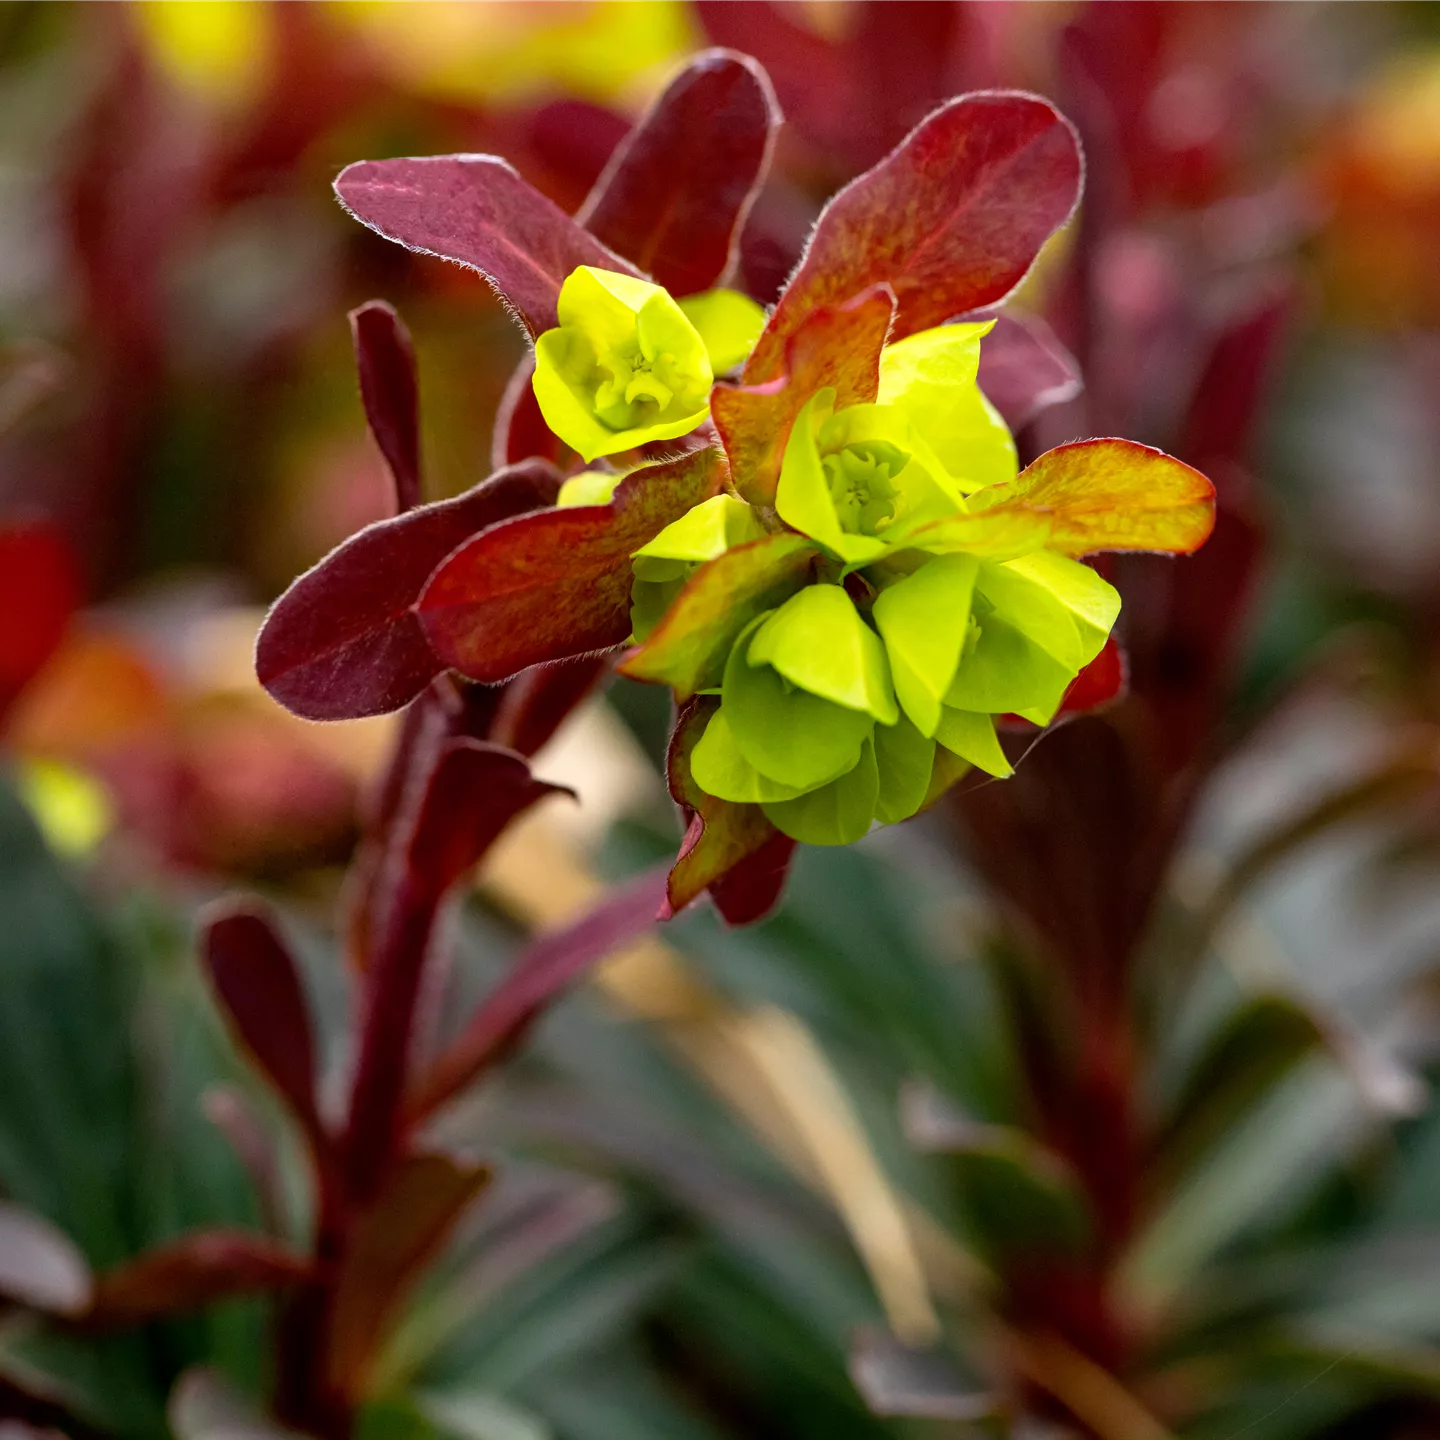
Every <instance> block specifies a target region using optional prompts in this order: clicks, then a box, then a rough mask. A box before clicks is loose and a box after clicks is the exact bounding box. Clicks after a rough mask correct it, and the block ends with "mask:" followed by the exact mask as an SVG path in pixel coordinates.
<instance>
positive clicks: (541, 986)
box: [409, 870, 667, 1121]
mask: <svg viewBox="0 0 1440 1440" xmlns="http://www.w3.org/2000/svg"><path fill="white" fill-rule="evenodd" d="M666 886H667V877H666V874H665V872H664V870H648V871H646V872H645V873H644V874H643V875H641V876H640V877H639V878H638V879H635V880H631V881H629V882H628V883H627V884H625V885H623V886H621V887H620V888H618V889H617V890H615V891H614V892H613V893H612V894H610V895H609V896H607V897H606V898H605V899H604V900H603V901H601V903H600V904H598V905H597V906H595V907H594V909H592V910H589V911H587V912H586V913H585V914H584V915H582V916H581V917H580V919H578V920H576V921H575V922H573V923H572V924H570V925H567V926H565V927H564V928H563V929H561V930H556V931H553V932H551V933H549V934H545V935H540V936H538V937H537V938H536V939H534V940H532V941H531V942H530V944H529V945H527V946H526V948H525V949H524V950H523V951H522V952H521V954H520V958H519V960H517V961H516V963H515V965H514V966H513V967H512V968H511V970H510V973H509V974H508V975H507V976H506V977H505V979H504V980H502V981H501V982H500V984H499V985H498V986H497V987H496V988H495V990H494V991H492V992H491V994H489V995H488V996H486V998H485V1000H484V1001H483V1002H482V1003H481V1005H480V1008H479V1009H478V1010H477V1011H476V1012H475V1014H474V1016H473V1017H472V1019H471V1020H470V1022H469V1024H467V1025H466V1027H465V1029H464V1030H463V1031H462V1032H461V1033H460V1035H459V1036H458V1037H457V1038H456V1040H455V1041H454V1042H453V1044H451V1046H450V1048H449V1049H448V1050H446V1051H445V1053H444V1054H443V1055H442V1056H441V1057H440V1058H439V1059H438V1060H437V1061H436V1062H435V1064H434V1066H433V1067H432V1068H431V1070H430V1072H429V1073H428V1074H427V1075H425V1076H424V1077H423V1078H422V1080H421V1082H420V1084H419V1086H418V1087H417V1088H416V1092H415V1095H414V1096H413V1098H412V1100H411V1102H410V1105H409V1110H410V1114H411V1118H412V1120H413V1121H419V1120H420V1119H423V1118H424V1117H425V1116H426V1115H428V1114H430V1113H431V1111H433V1110H435V1109H436V1108H437V1107H438V1106H440V1105H443V1104H444V1103H445V1101H447V1100H448V1099H450V1098H451V1097H452V1096H453V1095H455V1094H457V1093H458V1092H459V1091H461V1090H462V1089H464V1087H465V1086H466V1085H468V1084H470V1083H471V1081H473V1080H474V1079H475V1077H476V1076H477V1075H479V1074H480V1073H481V1072H482V1071H483V1070H484V1069H485V1068H486V1067H487V1066H488V1065H490V1064H492V1063H493V1062H494V1061H495V1060H496V1059H498V1058H499V1057H500V1056H501V1055H503V1054H505V1052H506V1051H508V1050H509V1048H510V1047H511V1046H512V1045H513V1044H514V1043H515V1042H516V1041H517V1040H518V1039H519V1038H520V1037H521V1036H522V1035H523V1034H524V1033H525V1031H526V1030H527V1029H528V1028H529V1027H530V1025H531V1024H532V1023H533V1022H534V1021H535V1019H536V1018H537V1017H538V1016H539V1015H541V1014H542V1013H543V1012H544V1010H545V1008H546V1006H548V1005H550V1004H552V1003H553V1002H554V1001H555V999H556V998H558V996H559V994H560V992H561V991H563V990H564V989H565V988H567V987H568V986H569V985H571V984H573V983H574V981H575V980H576V979H578V978H579V976H580V975H582V974H583V973H584V972H585V971H586V970H587V969H588V968H589V967H590V966H591V965H594V964H595V963H596V962H597V961H599V960H601V959H603V958H604V957H605V956H606V955H608V954H610V953H611V952H612V951H613V950H615V949H616V948H618V947H619V946H621V945H624V944H625V943H626V942H628V941H630V940H634V939H636V938H637V937H638V936H640V935H643V934H644V933H645V931H647V930H649V929H650V928H651V927H652V926H653V925H654V924H655V923H656V921H657V920H658V919H659V915H660V907H661V905H662V904H663V903H664V901H665V897H666Z"/></svg>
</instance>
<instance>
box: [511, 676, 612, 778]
mask: <svg viewBox="0 0 1440 1440" xmlns="http://www.w3.org/2000/svg"><path fill="white" fill-rule="evenodd" d="M609 668H610V660H609V657H608V656H605V655H581V656H578V657H576V658H575V659H573V660H557V661H556V662H555V663H554V664H553V665H537V666H535V667H534V668H533V669H530V670H523V671H521V673H520V674H519V675H517V676H516V677H515V678H514V679H513V680H511V681H510V682H509V683H508V684H507V685H505V687H504V688H503V690H502V691H501V694H500V699H499V702H498V703H497V704H496V706H495V713H494V716H493V717H492V719H491V722H490V728H489V731H488V734H487V738H488V739H490V740H492V741H493V742H494V743H495V744H496V745H506V746H508V747H509V748H510V749H511V750H518V751H519V752H520V754H522V755H533V754H534V753H535V752H536V751H537V750H538V749H539V748H540V747H541V746H542V745H543V744H544V743H545V742H546V741H547V740H548V739H549V738H550V737H551V736H552V735H553V734H554V733H555V732H556V730H558V729H559V728H560V726H561V724H562V723H563V722H564V720H565V718H566V717H567V716H568V715H569V714H570V712H571V711H572V710H574V708H575V707H576V706H577V705H578V704H579V703H580V702H581V701H582V700H584V699H585V697H586V696H587V695H588V694H589V693H590V692H591V691H592V690H593V689H594V688H595V687H596V686H597V685H598V684H599V683H600V680H601V678H602V677H603V676H604V675H605V673H606V672H607V671H608V670H609Z"/></svg>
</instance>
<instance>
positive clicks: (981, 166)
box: [745, 91, 1081, 385]
mask: <svg viewBox="0 0 1440 1440" xmlns="http://www.w3.org/2000/svg"><path fill="white" fill-rule="evenodd" d="M1080 181H1081V160H1080V145H1079V141H1078V139H1077V138H1076V135H1075V130H1074V127H1073V126H1071V124H1070V122H1069V121H1068V120H1066V119H1065V118H1064V116H1062V115H1061V114H1060V113H1059V111H1057V110H1056V109H1055V107H1054V106H1053V105H1051V104H1050V103H1049V102H1048V101H1045V100H1042V99H1040V98H1039V97H1038V96H1035V95H1026V94H1022V93H1020V92H1018V91H984V92H981V93H978V94H974V95H962V96H959V97H958V98H956V99H954V100H951V101H950V102H948V103H947V104H945V105H942V106H941V107H940V108H939V109H938V110H936V111H935V112H934V113H933V114H931V115H929V116H927V117H926V118H925V119H924V120H922V121H921V122H920V124H919V125H918V126H916V128H915V129H914V130H912V131H911V132H910V134H909V135H908V136H907V137H906V138H905V139H904V140H903V141H902V142H901V143H900V144H899V145H898V146H897V147H896V148H895V150H894V151H893V152H892V153H891V154H889V155H887V156H886V157H885V159H884V160H882V161H881V162H880V163H879V164H878V165H876V166H875V167H874V168H873V169H871V170H868V171H866V172H865V174H863V175H861V176H860V177H859V179H857V180H854V181H852V182H851V183H850V184H849V185H847V186H846V187H845V188H844V189H843V190H841V191H840V192H839V193H838V194H837V195H836V196H835V197H834V199H832V200H831V201H830V203H829V204H828V205H827V206H826V207H825V209H824V211H823V212H822V213H821V215H820V218H819V220H818V221H816V223H815V230H814V232H813V235H812V238H811V241H810V246H809V248H808V250H807V251H806V252H805V256H804V258H803V259H802V260H801V262H800V268H799V269H798V270H797V271H796V272H795V275H794V277H793V278H792V279H791V281H790V283H789V285H788V286H786V288H785V291H784V293H783V294H782V295H781V296H780V300H779V302H778V304H777V305H776V307H775V312H774V314H773V315H772V316H771V317H770V323H769V324H768V325H767V326H766V327H765V332H764V334H762V335H761V337H760V341H759V343H758V344H757V345H756V347H755V350H754V353H753V354H752V355H751V357H750V362H749V364H748V365H747V366H746V367H745V379H746V381H747V382H748V383H750V384H752V385H754V384H759V383H761V382H763V381H766V380H773V379H775V378H776V377H777V376H778V375H780V374H782V373H783V372H784V365H785V341H786V340H787V339H788V338H789V337H790V336H791V335H793V334H794V333H795V331H796V330H798V329H799V328H800V326H801V325H803V324H804V323H805V320H806V319H807V317H808V316H810V315H811V314H813V313H814V312H815V311H816V310H818V309H820V308H821V307H822V306H826V305H837V304H842V303H843V302H845V301H846V300H848V299H850V298H851V296H854V295H858V294H859V293H860V291H862V290H864V289H866V288H868V287H869V286H871V285H876V284H880V283H888V284H889V285H890V286H891V287H892V288H893V289H894V291H895V296H896V300H897V302H898V305H899V313H898V315H897V317H896V323H895V337H896V338H897V339H898V338H899V337H901V336H904V335H911V334H914V332H915V331H917V330H924V329H927V328H928V327H930V326H932V325H939V324H940V323H941V322H942V321H944V320H948V319H950V318H952V317H953V316H956V315H960V314H963V313H965V312H966V311H970V310H980V309H983V308H985V307H986V306H989V305H994V304H995V303H996V302H997V301H999V300H1001V299H1003V298H1004V297H1005V296H1006V295H1008V294H1009V293H1010V291H1011V290H1013V289H1014V288H1015V286H1016V285H1017V284H1019V282H1020V281H1021V280H1022V279H1023V278H1024V276H1025V274H1026V272H1027V271H1028V270H1029V269H1030V266H1031V265H1032V264H1033V263H1034V260H1035V257H1036V255H1037V254H1039V252H1040V247H1041V246H1042V245H1043V244H1044V243H1045V241H1046V240H1047V239H1048V238H1049V237H1050V235H1051V234H1052V233H1053V232H1054V231H1055V230H1056V229H1058V228H1059V227H1060V226H1061V225H1063V224H1064V223H1065V221H1066V220H1067V219H1069V217H1070V214H1071V212H1072V211H1073V210H1074V208H1075V204H1076V201H1077V200H1078V199H1079V196H1080Z"/></svg>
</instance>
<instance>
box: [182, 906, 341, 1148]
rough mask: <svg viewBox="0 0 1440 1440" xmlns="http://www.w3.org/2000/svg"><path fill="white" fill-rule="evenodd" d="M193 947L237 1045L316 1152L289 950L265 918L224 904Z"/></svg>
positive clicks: (309, 1049)
mask: <svg viewBox="0 0 1440 1440" xmlns="http://www.w3.org/2000/svg"><path fill="white" fill-rule="evenodd" d="M200 943H201V952H202V955H203V957H204V961H205V968H206V970H207V972H208V973H209V976H210V984H211V985H212V987H213V988H214V991H215V997H216V999H217V1000H218V1001H219V1002H220V1007H221V1009H222V1011H223V1012H224V1014H225V1015H226V1017H227V1019H228V1021H229V1023H230V1027H231V1029H232V1030H233V1032H234V1034H235V1038H236V1040H238V1041H239V1043H240V1044H241V1045H242V1046H243V1047H244V1048H245V1050H246V1051H247V1052H248V1053H249V1054H250V1057H251V1058H252V1059H253V1060H254V1061H255V1063H256V1065H257V1066H258V1067H259V1068H260V1070H261V1071H263V1072H264V1074H265V1076H266V1078H267V1079H268V1080H269V1081H270V1083H271V1084H272V1085H273V1086H274V1087H275V1089H276V1090H278V1091H279V1093H280V1095H281V1097H282V1098H283V1099H284V1101H285V1102H286V1104H287V1105H289V1107H290V1109H291V1111H292V1112H293V1113H294V1115H295V1118H296V1119H297V1120H299V1122H300V1123H301V1124H302V1125H303V1126H304V1127H305V1130H306V1132H307V1133H308V1134H309V1135H310V1136H311V1138H312V1140H313V1141H314V1142H315V1143H316V1145H317V1146H318V1147H320V1148H323V1147H324V1146H325V1145H326V1143H327V1142H326V1137H325V1129H324V1126H323V1125H322V1124H321V1122H320V1115H319V1110H318V1107H317V1106H316V1103H315V1037H314V1032H313V1030H312V1027H311V1024H310V1009H309V1006H308V1004H307V1003H306V1000H305V990H304V987H303V985H302V984H301V981H300V976H299V974H298V973H297V971H296V967H295V961H294V958H293V957H292V956H291V954H290V950H289V948H288V947H287V946H286V944H285V942H284V941H283V940H282V939H281V938H280V935H279V934H278V932H277V931H276V929H275V926H274V923H273V922H272V921H271V919H270V917H269V916H268V915H266V914H264V913H263V912H261V911H259V910H255V909H250V908H243V907H240V906H236V905H228V904H227V905H221V906H217V907H215V908H214V909H212V910H211V912H210V915H209V917H208V918H207V919H206V921H205V922H204V928H203V931H202V934H201V942H200Z"/></svg>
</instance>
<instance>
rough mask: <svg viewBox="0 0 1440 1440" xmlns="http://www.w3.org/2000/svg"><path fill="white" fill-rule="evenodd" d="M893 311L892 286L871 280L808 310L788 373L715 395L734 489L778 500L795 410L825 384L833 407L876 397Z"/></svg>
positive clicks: (760, 499)
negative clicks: (858, 290)
mask: <svg viewBox="0 0 1440 1440" xmlns="http://www.w3.org/2000/svg"><path fill="white" fill-rule="evenodd" d="M894 316H895V295H894V292H893V291H892V290H891V289H890V287H889V286H888V285H876V286H872V287H871V288H870V289H869V290H866V291H865V292H864V293H863V294H861V295H857V296H855V297H854V298H853V299H851V300H848V301H846V303H845V304H843V305H836V306H827V307H823V308H821V309H820V310H817V311H815V312H814V313H813V314H811V315H808V316H806V317H805V319H804V321H803V323H801V324H800V326H799V327H798V328H797V329H796V331H795V333H794V334H793V335H791V336H790V337H789V339H788V340H787V342H786V345H785V373H784V375H782V376H779V377H777V378H776V379H773V380H770V381H767V382H766V383H765V384H762V385H725V384H720V385H717V386H716V387H715V389H714V390H713V391H712V392H711V395H710V413H711V417H712V418H713V419H714V421H715V428H716V429H717V430H718V431H719V432H720V437H721V439H722V440H723V441H724V442H725V452H726V454H727V455H729V457H730V468H731V473H732V475H733V476H734V481H735V488H736V489H737V490H738V491H739V492H740V494H741V495H743V496H744V497H745V499H747V500H749V501H750V502H751V503H752V504H756V505H773V504H774V503H775V486H776V484H777V483H778V481H779V479H780V462H781V461H782V460H783V458H784V456H785V444H786V442H787V441H788V440H789V439H790V430H791V427H792V426H793V425H794V424H795V417H796V416H797V415H798V414H799V413H800V411H801V410H802V409H803V408H804V405H805V402H806V401H807V400H809V398H810V397H811V396H812V395H813V394H814V393H815V392H816V391H817V390H821V389H824V388H825V387H826V386H827V385H828V386H833V387H834V389H835V408H836V409H837V410H843V409H844V408H845V407H846V406H847V405H859V404H864V403H867V402H869V401H872V400H874V398H875V396H876V394H877V393H878V392H879V389H880V352H881V351H882V350H883V349H884V348H885V338H886V336H887V335H888V334H889V333H890V326H891V322H892V321H893V319H894Z"/></svg>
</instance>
